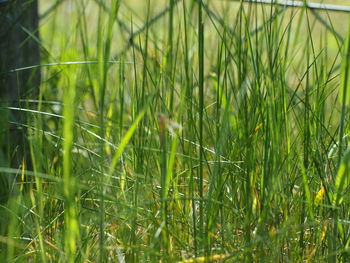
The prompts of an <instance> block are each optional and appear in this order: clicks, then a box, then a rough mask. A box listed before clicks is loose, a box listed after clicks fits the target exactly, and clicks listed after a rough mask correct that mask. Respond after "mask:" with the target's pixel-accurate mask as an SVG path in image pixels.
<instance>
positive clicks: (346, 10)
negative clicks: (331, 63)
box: [228, 0, 350, 13]
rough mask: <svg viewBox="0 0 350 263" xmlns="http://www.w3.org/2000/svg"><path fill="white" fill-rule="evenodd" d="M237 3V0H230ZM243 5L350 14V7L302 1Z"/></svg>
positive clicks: (247, 0) (258, 1) (260, 0)
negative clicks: (277, 6)
mask: <svg viewBox="0 0 350 263" xmlns="http://www.w3.org/2000/svg"><path fill="white" fill-rule="evenodd" d="M228 1H235V2H238V1H237V0H228ZM243 3H254V4H265V5H279V6H285V7H294V8H295V7H298V8H302V7H306V8H309V9H313V10H322V11H332V12H343V13H350V6H345V5H332V4H324V3H314V2H302V1H293V0H290V1H273V0H272V1H271V0H244V1H243Z"/></svg>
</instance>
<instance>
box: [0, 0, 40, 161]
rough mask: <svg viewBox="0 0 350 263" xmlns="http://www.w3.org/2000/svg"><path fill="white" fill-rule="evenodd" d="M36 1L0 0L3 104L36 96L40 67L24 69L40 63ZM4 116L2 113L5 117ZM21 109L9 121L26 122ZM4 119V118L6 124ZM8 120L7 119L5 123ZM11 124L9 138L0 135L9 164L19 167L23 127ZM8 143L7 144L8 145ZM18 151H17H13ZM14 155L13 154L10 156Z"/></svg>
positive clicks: (23, 148)
mask: <svg viewBox="0 0 350 263" xmlns="http://www.w3.org/2000/svg"><path fill="white" fill-rule="evenodd" d="M38 21H39V18H38V2H37V0H2V1H0V39H1V41H0V103H1V104H3V105H2V106H6V105H7V106H14V107H19V108H20V106H21V101H20V100H21V99H28V98H35V97H34V96H35V95H37V94H38V86H39V84H40V71H39V69H38V68H37V69H30V70H21V71H17V72H13V70H14V69H19V68H23V67H27V66H32V65H38V64H39V63H40V52H39V36H38ZM3 116H4V115H2V117H3ZM24 117H25V115H24V113H21V112H20V111H18V110H12V111H10V112H9V113H8V118H9V121H12V122H17V123H23V124H25V122H26V121H25V118H24ZM4 121H5V122H6V120H3V124H4ZM6 123H8V122H6ZM6 125H8V127H7V128H8V130H9V133H8V138H4V137H1V138H0V140H1V150H4V152H7V153H8V158H7V159H8V160H7V161H8V163H9V165H11V166H12V167H15V168H17V167H18V166H19V165H20V164H21V163H22V160H23V159H26V156H28V154H27V153H26V151H27V150H26V148H27V147H26V142H25V140H23V137H24V136H23V135H24V132H23V131H25V130H24V129H19V128H20V127H19V126H17V125H9V124H6ZM6 144H7V145H6ZM14 152H15V154H13V153H14ZM10 156H13V157H10Z"/></svg>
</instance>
